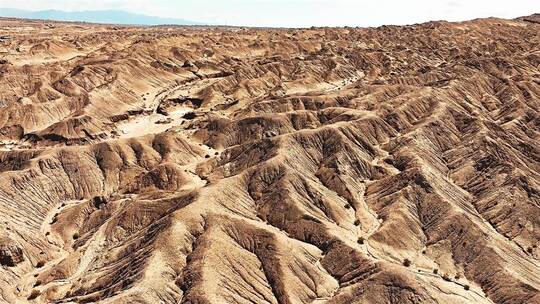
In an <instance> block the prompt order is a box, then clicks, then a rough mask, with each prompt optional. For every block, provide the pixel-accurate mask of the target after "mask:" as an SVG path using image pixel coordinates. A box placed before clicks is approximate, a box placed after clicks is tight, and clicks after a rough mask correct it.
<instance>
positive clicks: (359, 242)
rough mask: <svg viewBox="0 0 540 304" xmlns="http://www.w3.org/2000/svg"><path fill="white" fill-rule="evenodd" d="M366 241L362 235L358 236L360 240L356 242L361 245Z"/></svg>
mask: <svg viewBox="0 0 540 304" xmlns="http://www.w3.org/2000/svg"><path fill="white" fill-rule="evenodd" d="M364 241H365V239H364V237H362V236H361V237H359V238H358V241H356V242H357V243H358V244H360V245H363V244H364Z"/></svg>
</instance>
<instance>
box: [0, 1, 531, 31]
mask: <svg viewBox="0 0 540 304" xmlns="http://www.w3.org/2000/svg"><path fill="white" fill-rule="evenodd" d="M0 7H10V8H21V9H28V10H43V9H60V10H75V11H79V10H101V9H121V10H126V11H130V12H134V13H141V14H146V15H153V16H160V17H175V18H183V19H188V20H193V21H202V22H209V23H213V24H216V23H218V24H227V25H248V26H287V27H298V26H312V25H325V26H344V25H349V26H378V25H382V24H411V23H417V22H425V21H430V20H442V19H444V20H450V21H459V20H467V19H473V18H477V17H488V16H496V17H505V18H514V17H518V16H523V15H530V14H532V13H540V0H511V1H508V0H356V1H355V0H176V1H174V0H155V1H149V0H0Z"/></svg>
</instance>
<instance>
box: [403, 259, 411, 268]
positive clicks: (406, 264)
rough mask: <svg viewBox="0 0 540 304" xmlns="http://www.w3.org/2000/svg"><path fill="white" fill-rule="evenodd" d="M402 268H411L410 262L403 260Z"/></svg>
mask: <svg viewBox="0 0 540 304" xmlns="http://www.w3.org/2000/svg"><path fill="white" fill-rule="evenodd" d="M403 266H405V267H409V266H411V260H409V259H405V260H403Z"/></svg>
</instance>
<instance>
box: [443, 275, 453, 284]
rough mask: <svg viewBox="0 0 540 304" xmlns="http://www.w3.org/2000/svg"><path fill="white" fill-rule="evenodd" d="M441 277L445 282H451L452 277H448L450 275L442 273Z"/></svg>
mask: <svg viewBox="0 0 540 304" xmlns="http://www.w3.org/2000/svg"><path fill="white" fill-rule="evenodd" d="M442 278H443V280H445V281H447V282H452V279H450V277H449V276H448V275H447V274H443V276H442Z"/></svg>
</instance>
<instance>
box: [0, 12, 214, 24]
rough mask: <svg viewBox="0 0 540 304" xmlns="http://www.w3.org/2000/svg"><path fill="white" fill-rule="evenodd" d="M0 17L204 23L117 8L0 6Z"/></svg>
mask: <svg viewBox="0 0 540 304" xmlns="http://www.w3.org/2000/svg"><path fill="white" fill-rule="evenodd" d="M0 17H15V18H26V19H43V20H57V21H81V22H92V23H109V24H134V25H160V24H175V25H203V24H204V23H200V22H195V21H190V20H184V19H176V18H161V17H154V16H147V15H141V14H134V13H129V12H125V11H119V10H100V11H80V12H65V11H59V10H44V11H27V10H20V9H13V8H0Z"/></svg>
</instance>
